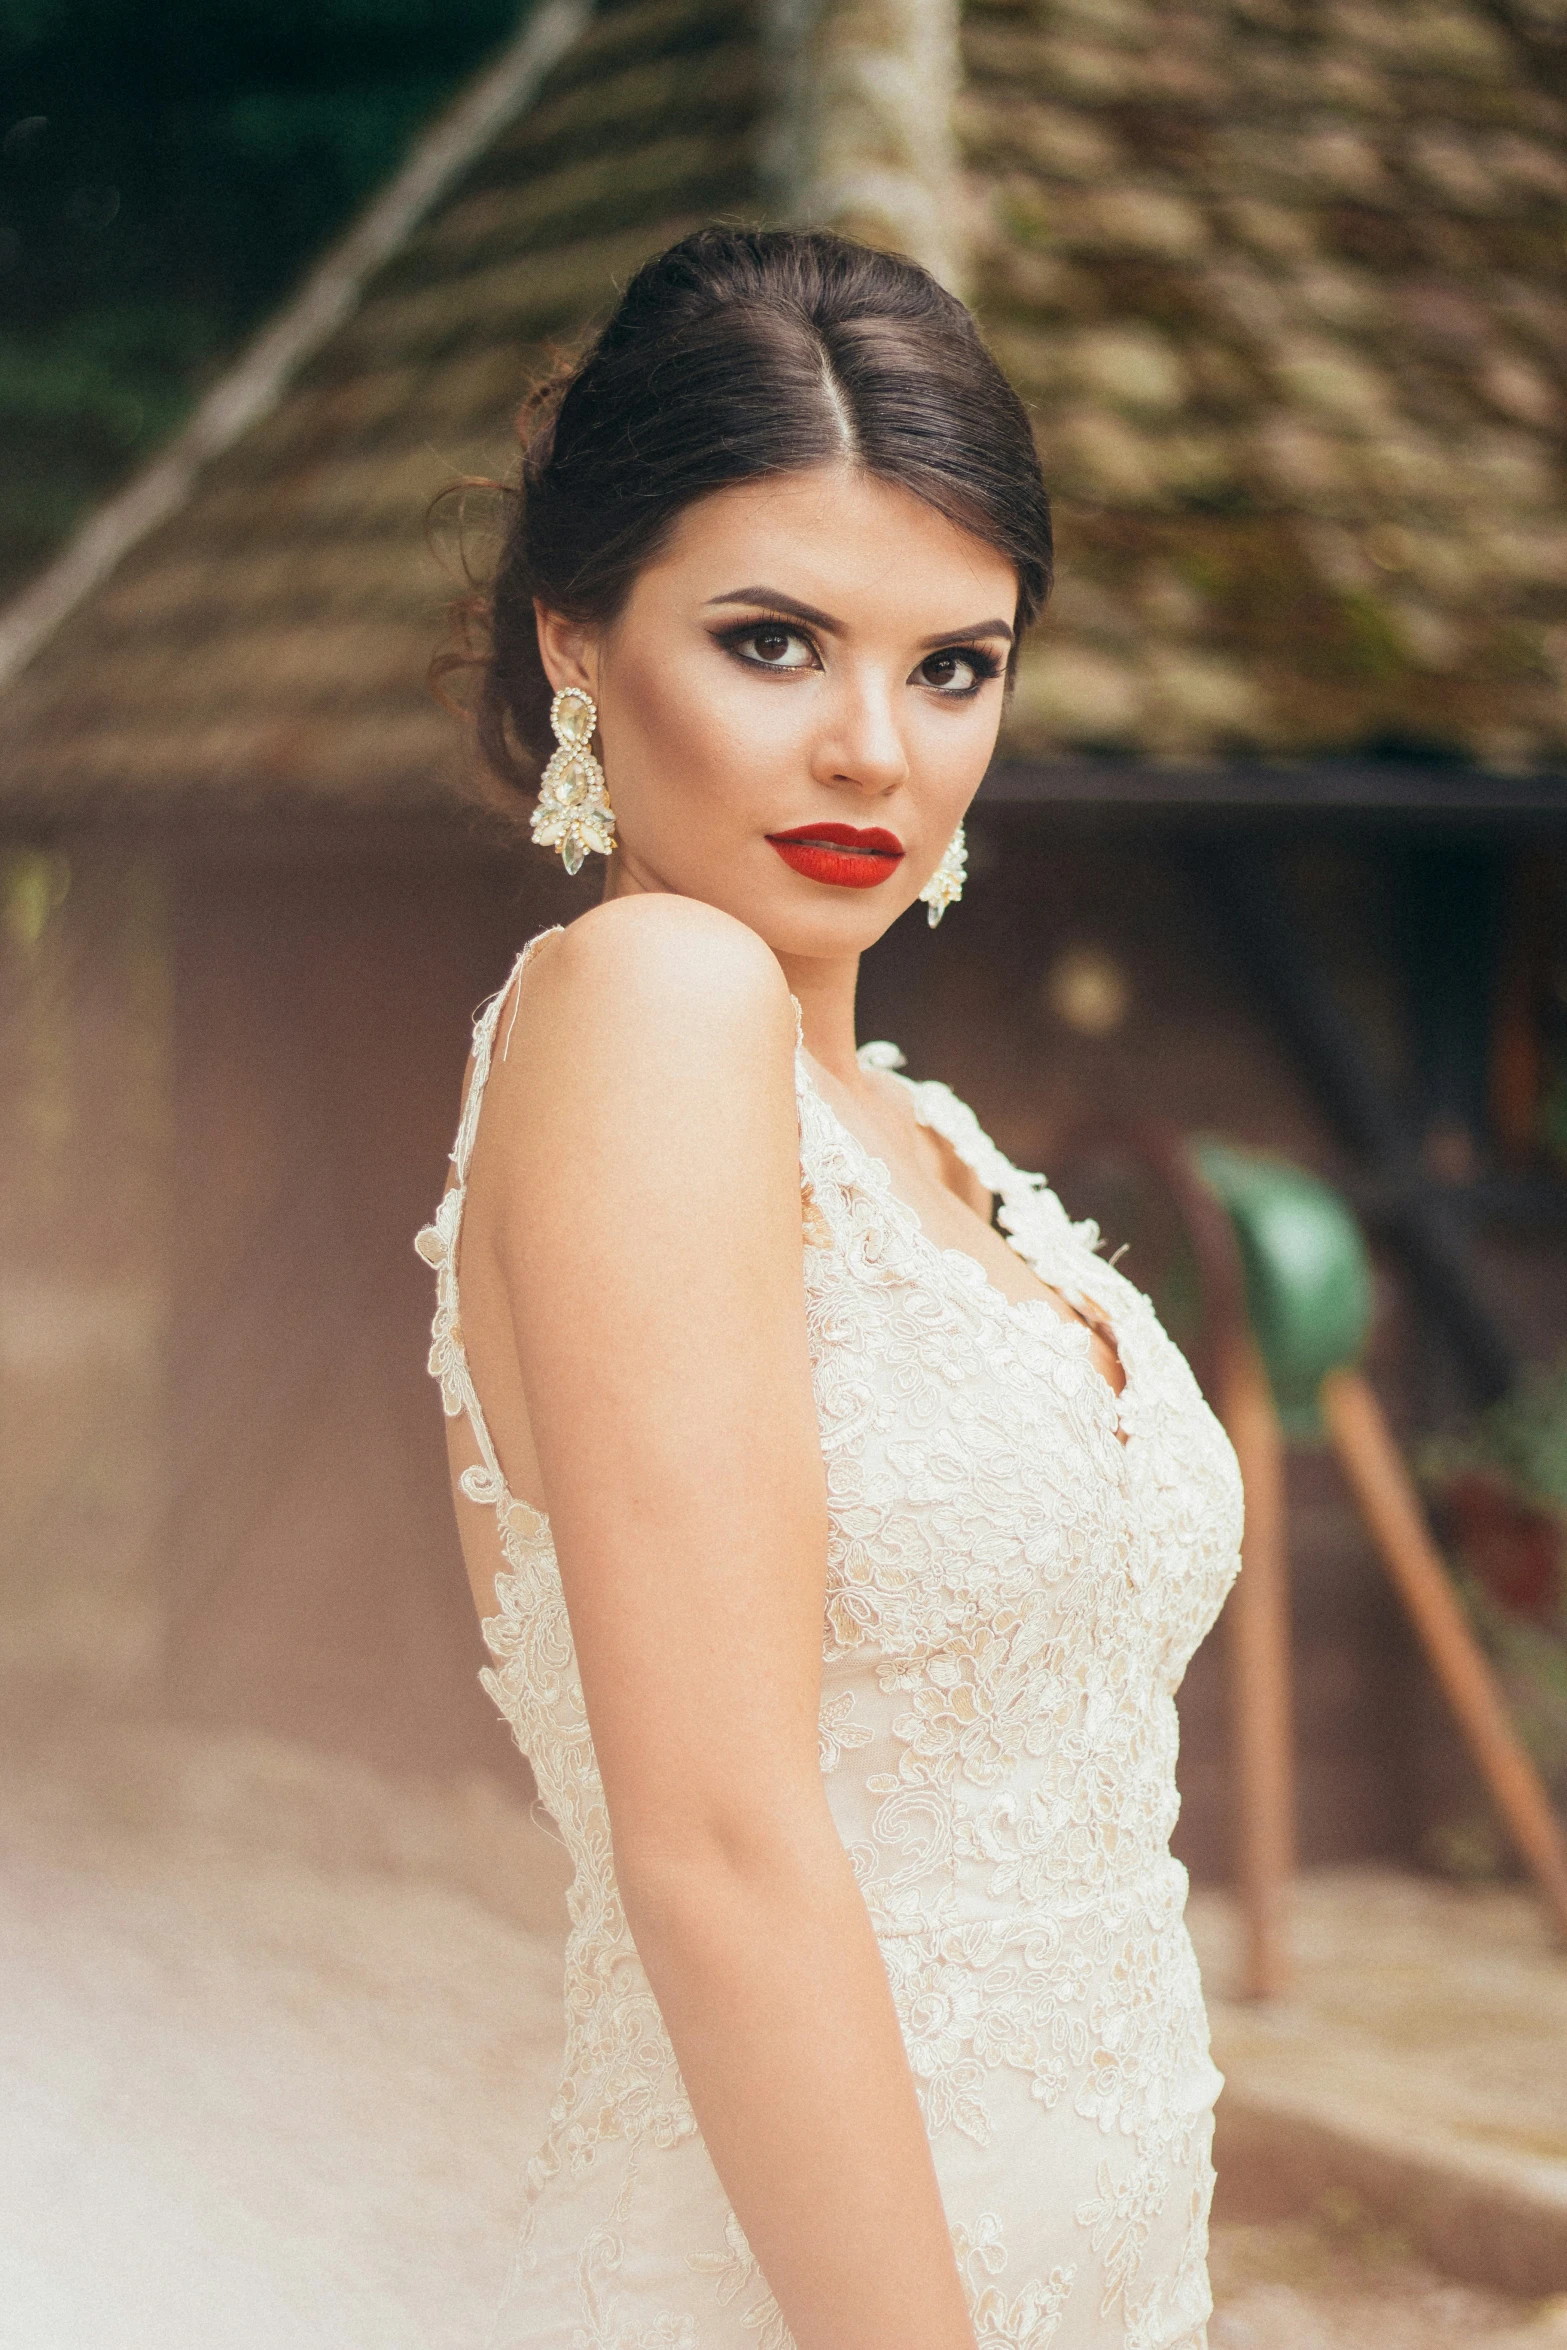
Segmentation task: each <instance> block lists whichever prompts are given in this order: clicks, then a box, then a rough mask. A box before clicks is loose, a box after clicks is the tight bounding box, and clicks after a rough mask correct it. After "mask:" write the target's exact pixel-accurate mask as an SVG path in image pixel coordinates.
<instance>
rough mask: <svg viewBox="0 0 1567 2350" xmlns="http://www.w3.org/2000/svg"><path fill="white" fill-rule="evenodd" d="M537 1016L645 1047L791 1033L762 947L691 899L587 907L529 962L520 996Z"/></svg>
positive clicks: (778, 977)
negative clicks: (563, 1019) (527, 984)
mask: <svg viewBox="0 0 1567 2350" xmlns="http://www.w3.org/2000/svg"><path fill="white" fill-rule="evenodd" d="M526 994H527V996H529V997H531V998H533V999H534V1000H535V1001H536V1002H537V1005H538V1008H539V1011H540V1012H541V1013H544V1014H546V1015H549V1016H553V1017H557V1018H558V1017H559V1016H560V1015H561V1014H563V1013H567V1012H569V1014H570V1016H571V1017H572V1018H573V1019H574V1020H578V1021H584V1022H587V1023H589V1024H590V1025H597V1023H598V1022H599V1021H601V1020H610V1021H613V1022H615V1023H616V1024H617V1025H619V1026H620V1027H622V1028H623V1029H624V1030H625V1031H626V1032H628V1033H631V1034H634V1035H636V1036H637V1037H638V1038H639V1039H640V1040H643V1041H646V1040H648V1039H649V1038H650V1037H651V1036H653V1035H657V1036H658V1037H659V1038H660V1041H662V1042H665V1043H668V1044H670V1045H672V1046H676V1047H678V1046H679V1043H680V1041H681V1039H682V1038H685V1037H689V1036H691V1035H692V1024H693V1022H694V1023H695V1036H696V1037H698V1038H700V1037H704V1036H705V1037H707V1038H709V1039H711V1040H712V1041H714V1042H718V1041H720V1040H721V1039H724V1038H726V1037H736V1036H744V1035H745V1034H747V1033H749V1034H750V1036H751V1037H752V1038H753V1039H754V1040H755V1041H757V1042H765V1041H767V1040H769V1039H770V1038H771V1037H773V1036H775V1035H777V1034H788V1035H791V1036H792V1034H793V1010H792V1007H791V1005H790V1001H789V990H788V987H787V985H786V984H785V981H784V975H783V972H782V971H781V969H780V968H779V965H778V960H777V957H776V956H775V955H774V954H773V951H772V949H771V948H770V947H769V946H768V945H767V944H766V942H765V941H764V940H762V939H760V938H758V937H757V935H756V932H755V931H754V930H748V929H747V928H746V925H745V924H744V923H743V922H737V921H736V920H735V919H734V917H733V915H731V914H725V913H722V912H720V910H719V909H718V908H717V907H716V906H708V905H704V904H702V902H701V901H700V900H699V899H696V898H680V897H666V896H657V897H654V896H647V897H635V898H617V899H614V900H612V901H611V903H610V904H608V905H604V906H595V907H594V909H593V911H592V912H591V913H589V914H583V915H581V916H580V917H579V918H578V920H577V921H575V922H573V923H572V924H571V925H570V927H569V928H568V929H566V930H565V931H563V932H562V934H561V936H560V937H559V938H558V939H556V940H555V941H554V943H553V945H552V946H551V948H550V949H549V951H548V952H547V953H546V954H544V955H541V956H540V957H539V959H538V964H537V967H536V975H535V985H534V986H533V987H531V988H529V989H528V990H526Z"/></svg>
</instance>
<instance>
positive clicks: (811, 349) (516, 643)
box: [432, 228, 1051, 789]
mask: <svg viewBox="0 0 1567 2350" xmlns="http://www.w3.org/2000/svg"><path fill="white" fill-rule="evenodd" d="M519 432H520V434H521V438H522V444H523V449H522V471H521V477H520V480H519V481H518V483H517V484H516V486H515V488H514V489H512V490H510V491H509V492H508V493H507V495H508V497H509V499H510V501H511V505H510V512H509V514H508V517H507V521H506V527H505V531H504V535H503V538H502V542H501V548H500V555H499V560H498V562H497V564H496V568H495V572H494V576H493V578H492V580H491V581H490V583H489V586H488V588H487V589H486V590H485V591H484V592H482V593H481V594H478V595H476V596H474V597H472V598H470V599H468V600H467V601H466V602H465V603H464V604H463V605H462V606H460V607H459V610H460V614H461V617H462V620H463V622H464V625H465V630H466V635H467V642H468V645H469V648H470V649H469V650H468V651H467V652H466V653H449V654H446V655H444V656H442V657H441V658H440V659H439V660H437V662H436V663H435V664H434V667H433V670H432V676H433V677H434V678H436V679H437V680H439V679H440V678H441V677H443V676H445V675H449V674H450V673H451V672H452V671H453V670H455V669H459V668H466V667H474V668H477V670H478V671H479V692H478V696H477V706H476V710H475V716H476V719H477V723H478V733H479V741H480V744H481V747H482V749H483V751H484V754H485V756H486V758H487V760H488V762H489V764H490V765H491V767H492V768H493V769H494V770H495V772H496V773H497V774H498V775H499V776H500V777H501V778H503V779H504V780H505V781H506V782H508V783H513V784H517V785H519V786H521V787H523V788H524V789H531V788H532V786H533V783H534V781H535V779H536V777H537V772H538V768H539V766H540V764H541V763H542V761H543V760H544V758H545V757H546V756H547V755H548V752H549V749H550V732H549V705H550V699H551V694H550V687H549V683H548V681H547V679H546V677H545V674H544V669H543V665H542V663H541V661H540V659H539V649H538V639H537V635H536V632H535V620H534V599H535V597H537V598H538V599H539V601H540V602H541V603H543V604H544V605H545V606H546V607H547V608H548V609H549V610H551V611H554V612H559V613H561V614H563V615H564V616H565V617H567V618H568V619H572V620H578V621H587V622H598V623H600V624H602V623H604V622H607V621H610V620H613V619H614V617H615V616H616V614H617V613H618V612H619V610H620V609H621V607H622V605H623V604H624V602H625V600H626V597H627V596H628V595H629V593H630V591H631V587H632V584H633V582H634V581H635V579H636V577H637V574H638V572H639V571H640V570H641V569H642V568H643V566H644V565H645V564H646V563H648V562H649V561H650V560H651V559H652V557H653V556H654V555H656V554H657V552H658V551H659V548H660V547H661V545H662V544H663V542H664V540H665V539H666V537H667V535H668V533H669V530H670V528H671V526H672V525H673V523H674V522H675V520H676V519H677V517H678V516H679V515H680V514H681V513H682V512H683V511H684V509H685V508H686V507H687V506H690V505H692V504H694V503H695V501H696V500H697V499H698V498H703V497H706V496H708V495H709V494H710V493H711V492H712V491H714V490H721V489H727V488H728V487H730V485H731V484H733V483H736V482H743V481H758V480H763V479H765V478H766V477H767V476H769V475H774V474H780V473H798V472H803V471H805V470H807V469H808V468H810V467H813V466H818V465H824V464H833V463H843V462H845V461H847V462H848V463H850V464H854V465H859V466H863V467H864V469H865V471H866V472H868V473H871V474H874V475H875V476H876V477H877V478H878V479H879V480H882V481H887V482H894V483H897V484H899V485H901V487H903V488H904V489H907V490H911V491H912V492H913V493H914V495H915V496H916V497H918V498H922V499H923V500H924V501H925V503H926V504H927V505H928V506H932V507H934V508H935V510H936V512H937V513H939V514H944V515H945V516H946V517H947V518H948V520H949V521H952V522H955V523H956V524H958V525H959V526H960V528H962V529H964V530H968V531H972V532H973V533H974V535H975V536H976V537H978V538H981V539H983V540H985V541H986V543H987V544H988V545H990V546H992V547H994V548H995V549H996V551H997V552H998V553H999V554H1001V555H1004V556H1005V557H1006V558H1007V560H1008V561H1009V562H1010V563H1011V564H1012V565H1013V566H1014V567H1015V569H1016V572H1017V581H1018V596H1017V632H1018V634H1019V636H1021V634H1022V632H1023V630H1024V629H1025V628H1026V627H1027V626H1028V624H1029V622H1030V621H1032V620H1033V619H1034V618H1035V617H1036V615H1037V614H1038V612H1039V610H1040V608H1041V606H1042V605H1043V603H1044V601H1045V598H1046V596H1047V595H1048V594H1049V591H1050V577H1051V541H1050V506H1049V500H1048V499H1047V497H1046V494H1045V485H1044V482H1043V479H1042V478H1041V475H1040V470H1039V459H1038V456H1037V455H1036V453H1035V449H1034V442H1033V435H1032V433H1031V432H1030V430H1029V424H1028V418H1027V416H1026V415H1025V413H1024V410H1023V406H1022V403H1021V402H1020V401H1019V399H1018V397H1017V394H1016V393H1015V392H1014V391H1013V390H1012V387H1011V385H1010V384H1009V383H1008V382H1007V380H1006V378H1005V376H1004V375H1003V374H1002V373H1001V370H1000V368H999V367H998V366H997V365H996V363H995V361H994V360H993V359H992V358H991V356H990V354H989V352H988V351H987V350H986V349H985V346H984V344H983V343H982V342H981V341H980V339H979V335H978V332H977V330H976V328H975V325H974V322H973V320H972V318H971V317H970V316H969V314H968V312H967V310H965V309H964V307H963V305H962V303H961V302H959V301H958V300H957V299H956V298H955V297H954V296H953V295H951V294H949V293H947V292H946V291H945V289H944V288H943V287H942V286H940V285H938V284H937V282H936V280H935V279H934V278H933V277H931V276H930V275H929V273H928V272H927V271H926V270H923V269H921V268H920V267H919V266H918V265H917V264H916V263H915V262H912V261H908V260H905V259H903V258H902V257H901V256H899V255H896V254H890V253H882V252H877V251H875V250H874V249H873V248H871V247H869V246H865V245H857V244H852V243H851V242H850V241H849V240H848V239H847V238H844V237H837V236H831V235H827V234H825V233H820V232H805V231H789V230H775V229H725V228H708V229H700V230H698V231H697V233H696V234H695V235H694V236H689V237H685V238H683V239H682V240H681V242H680V243H679V244H678V245H672V246H671V247H670V249H669V251H668V252H667V253H662V254H660V255H659V257H658V259H657V260H655V261H649V262H648V263H646V264H645V266H644V267H643V268H641V269H639V270H638V272H637V274H636V276H635V277H634V278H633V279H632V280H631V282H630V284H629V285H628V286H627V288H626V290H625V293H624V294H623V295H622V297H621V299H620V303H619V305H618V307H617V308H616V310H615V313H614V316H613V317H612V318H611V319H610V321H609V324H608V325H607V326H606V327H605V328H604V330H603V332H602V334H600V336H599V337H598V339H597V341H596V342H595V343H594V344H593V345H592V346H591V348H590V349H589V350H588V352H587V354H586V356H585V357H584V358H583V359H582V360H581V362H580V363H579V364H578V365H577V366H576V367H575V369H574V370H572V371H571V372H569V373H567V374H565V375H563V376H562V377H561V378H559V379H558V380H557V381H556V382H555V383H553V384H550V385H546V386H545V387H544V389H543V390H542V391H541V392H540V393H539V394H538V395H536V397H535V398H534V400H533V401H532V402H530V403H529V404H528V406H527V407H525V408H524V410H523V411H522V414H521V416H520V418H519Z"/></svg>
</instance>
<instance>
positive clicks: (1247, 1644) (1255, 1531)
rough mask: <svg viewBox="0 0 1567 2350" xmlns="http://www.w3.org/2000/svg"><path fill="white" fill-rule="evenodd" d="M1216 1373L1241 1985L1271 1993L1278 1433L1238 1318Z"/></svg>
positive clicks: (1287, 1820) (1284, 1941)
mask: <svg viewBox="0 0 1567 2350" xmlns="http://www.w3.org/2000/svg"><path fill="white" fill-rule="evenodd" d="M1220 1380H1221V1387H1220V1397H1219V1408H1220V1414H1221V1417H1222V1418H1223V1421H1224V1425H1225V1427H1226V1429H1227V1430H1228V1432H1229V1438H1230V1442H1231V1443H1232V1444H1233V1445H1234V1447H1235V1453H1236V1458H1237V1460H1238V1461H1239V1462H1240V1470H1241V1481H1242V1483H1243V1485H1244V1486H1245V1489H1246V1532H1245V1538H1244V1540H1243V1542H1242V1544H1241V1572H1240V1579H1239V1581H1238V1582H1237V1584H1236V1586H1235V1589H1234V1591H1233V1592H1232V1593H1231V1595H1230V1600H1229V1605H1228V1606H1227V1607H1226V1609H1225V1615H1224V1620H1225V1626H1226V1637H1227V1639H1228V1643H1229V1662H1230V1672H1229V1681H1230V1706H1231V1720H1232V1722H1233V1725H1234V1741H1235V1744H1234V1753H1235V1782H1236V1784H1235V1802H1236V1817H1237V1826H1238V1829H1239V1834H1238V1837H1237V1878H1238V1882H1239V1889H1240V1896H1241V1908H1242V1915H1243V1918H1244V1924H1245V1948H1244V1955H1243V1958H1242V1962H1241V1983H1240V1996H1241V1997H1242V1998H1243V1999H1277V1998H1278V1997H1279V1996H1280V1995H1281V1994H1282V1993H1283V1992H1284V1991H1285V1990H1286V1989H1287V1988H1288V1986H1289V1976H1290V1966H1289V1942H1288V1918H1287V1915H1286V1904H1287V1901H1288V1895H1289V1887H1290V1881H1291V1879H1292V1877H1293V1876H1294V1873H1295V1770H1294V1726H1293V1721H1292V1706H1291V1699H1290V1621H1289V1575H1288V1564H1287V1548H1286V1539H1285V1527H1286V1517H1285V1492H1284V1437H1283V1432H1282V1430H1281V1429H1280V1427H1279V1418H1278V1413H1277V1411H1276V1410H1275V1408H1274V1402H1273V1391H1272V1389H1271V1388H1270V1386H1269V1384H1268V1375H1267V1372H1266V1371H1265V1370H1264V1368H1263V1365H1262V1359H1261V1357H1260V1356H1259V1354H1258V1352H1257V1348H1256V1345H1255V1343H1254V1341H1253V1340H1252V1338H1251V1336H1250V1334H1249V1332H1247V1331H1246V1330H1245V1329H1244V1327H1241V1328H1237V1329H1236V1330H1235V1331H1234V1332H1233V1333H1232V1334H1231V1335H1230V1336H1229V1339H1228V1343H1227V1344H1226V1345H1225V1347H1224V1350H1223V1361H1222V1369H1221V1372H1220Z"/></svg>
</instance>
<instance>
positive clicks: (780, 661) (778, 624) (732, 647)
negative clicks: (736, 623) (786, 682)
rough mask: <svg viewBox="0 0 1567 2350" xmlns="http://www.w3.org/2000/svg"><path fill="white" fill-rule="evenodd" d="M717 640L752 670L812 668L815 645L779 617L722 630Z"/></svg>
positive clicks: (815, 664)
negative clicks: (722, 633)
mask: <svg viewBox="0 0 1567 2350" xmlns="http://www.w3.org/2000/svg"><path fill="white" fill-rule="evenodd" d="M719 642H720V643H721V644H722V645H724V646H726V647H727V649H728V650H729V651H730V652H732V653H735V654H737V655H738V657H739V658H740V659H741V660H742V661H746V662H749V663H750V665H751V666H752V667H753V668H756V669H788V670H796V669H814V668H816V666H817V660H816V648H815V646H814V645H813V644H812V643H811V640H810V638H809V637H808V636H805V635H803V634H802V633H801V631H800V630H799V629H797V628H788V627H786V626H785V625H784V623H783V622H782V621H781V620H764V621H762V622H760V623H757V622H755V621H753V622H752V623H751V624H750V625H749V626H748V627H746V628H737V629H729V630H726V631H725V633H724V635H723V636H722V637H721V638H720V639H719Z"/></svg>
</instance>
